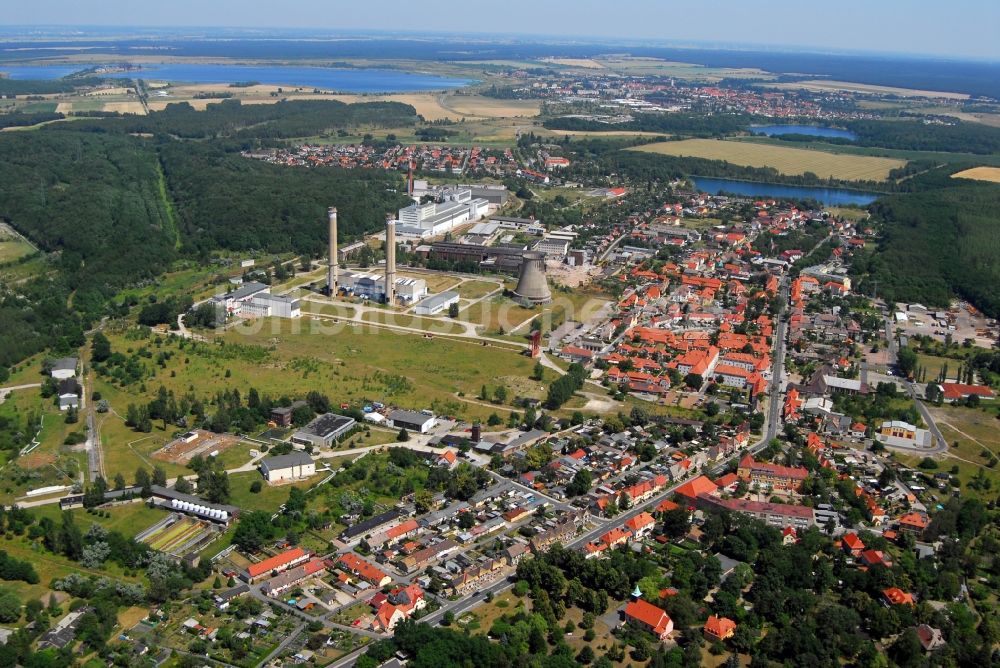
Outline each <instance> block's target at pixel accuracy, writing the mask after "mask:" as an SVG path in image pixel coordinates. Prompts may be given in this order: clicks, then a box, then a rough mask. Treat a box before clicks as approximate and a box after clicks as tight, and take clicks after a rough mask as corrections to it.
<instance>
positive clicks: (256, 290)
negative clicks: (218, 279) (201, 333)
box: [213, 281, 302, 318]
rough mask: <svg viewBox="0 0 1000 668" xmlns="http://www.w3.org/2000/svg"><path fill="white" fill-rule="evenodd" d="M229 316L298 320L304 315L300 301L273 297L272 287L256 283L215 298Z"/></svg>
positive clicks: (279, 296) (252, 282)
mask: <svg viewBox="0 0 1000 668" xmlns="http://www.w3.org/2000/svg"><path fill="white" fill-rule="evenodd" d="M213 301H214V302H215V303H216V304H217V305H220V306H222V307H223V308H224V309H225V311H226V314H227V315H231V316H239V317H241V318H267V317H275V318H298V317H299V316H301V315H302V311H301V307H300V304H299V300H298V299H294V298H292V297H285V296H282V295H272V294H271V287H270V286H268V285H265V284H263V283H258V282H256V281H250V282H248V283H244V284H242V285H241V286H239V287H238V288H236V289H235V290H233V291H232V292H227V293H226V294H224V295H219V296H218V297H214V298H213Z"/></svg>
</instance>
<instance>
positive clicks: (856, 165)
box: [629, 139, 906, 181]
mask: <svg viewBox="0 0 1000 668" xmlns="http://www.w3.org/2000/svg"><path fill="white" fill-rule="evenodd" d="M629 150H632V151H643V152H646V153H659V154H661V155H674V156H683V157H692V158H706V159H708V160H724V161H726V162H730V163H732V164H734V165H743V166H745V167H772V168H774V169H776V170H778V171H779V172H781V173H782V174H789V175H801V174H805V173H806V172H812V173H813V174H815V175H817V176H819V177H820V178H827V177H833V178H835V179H843V180H847V181H855V180H872V181H881V180H884V179H886V178H888V176H889V171H890V170H892V169H896V168H898V167H903V166H904V165H905V164H906V161H905V160H896V159H893V158H876V157H872V156H864V155H847V154H840V153H829V152H826V151H811V150H807V149H801V148H785V147H783V146H771V145H767V144H756V143H753V142H740V141H726V140H721V139H685V140H684V141H675V142H658V143H655V144H646V145H645V146H638V147H636V148H633V149H629Z"/></svg>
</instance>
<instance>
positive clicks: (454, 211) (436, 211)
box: [396, 188, 490, 239]
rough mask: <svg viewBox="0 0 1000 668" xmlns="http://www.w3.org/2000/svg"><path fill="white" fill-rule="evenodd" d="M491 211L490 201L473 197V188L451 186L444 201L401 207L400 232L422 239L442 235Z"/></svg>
mask: <svg viewBox="0 0 1000 668" xmlns="http://www.w3.org/2000/svg"><path fill="white" fill-rule="evenodd" d="M489 210H490V203H489V201H488V200H486V199H484V198H482V197H473V196H472V190H471V189H469V188H455V189H451V190H448V191H446V192H444V193H443V194H442V200H441V201H440V202H429V203H428V204H411V205H410V206H408V207H406V208H404V209H400V210H399V216H398V221H399V222H398V223H397V225H396V234H397V235H399V236H401V237H414V238H419V239H425V238H427V237H435V236H440V235H442V234H445V233H446V232H450V231H451V230H453V229H455V228H456V227H458V226H459V225H463V224H465V223H468V222H470V221H471V222H475V221H477V220H479V219H480V218H482V217H483V216H485V215H486V214H488V213H489Z"/></svg>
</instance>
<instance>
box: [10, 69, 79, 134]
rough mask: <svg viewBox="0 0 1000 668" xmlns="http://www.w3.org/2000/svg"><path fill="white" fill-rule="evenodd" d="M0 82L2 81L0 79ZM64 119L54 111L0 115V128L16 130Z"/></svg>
mask: <svg viewBox="0 0 1000 668" xmlns="http://www.w3.org/2000/svg"><path fill="white" fill-rule="evenodd" d="M0 81H3V80H2V79H0ZM63 118H66V117H65V116H64V115H63V114H60V113H57V112H54V111H39V112H36V113H24V112H14V113H12V114H3V115H0V128H16V127H25V126H29V125H38V124H39V123H45V122H47V121H57V120H61V119H63Z"/></svg>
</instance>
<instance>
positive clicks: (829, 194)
mask: <svg viewBox="0 0 1000 668" xmlns="http://www.w3.org/2000/svg"><path fill="white" fill-rule="evenodd" d="M692 180H693V181H694V184H695V187H696V188H698V190H700V191H702V192H707V193H712V194H713V195H718V194H719V193H722V192H725V193H731V194H733V195H743V196H745V197H775V198H779V199H814V200H816V201H817V202H820V203H822V204H823V205H824V206H841V205H846V204H855V205H858V206H866V205H868V204H871V203H872V202H874V201H875V200H876V199H878V198H879V195H876V194H874V193H865V192H860V191H855V190H844V189H842V188H812V187H809V186H782V185H773V184H769V183H755V182H753V181H737V180H735V179H712V178H707V177H703V176H696V177H693V178H692Z"/></svg>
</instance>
